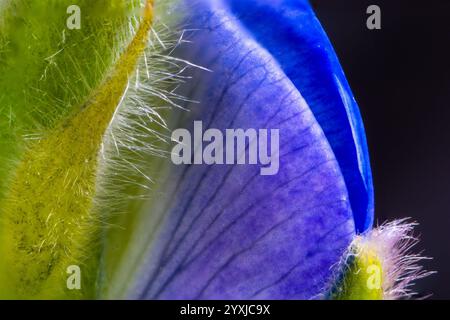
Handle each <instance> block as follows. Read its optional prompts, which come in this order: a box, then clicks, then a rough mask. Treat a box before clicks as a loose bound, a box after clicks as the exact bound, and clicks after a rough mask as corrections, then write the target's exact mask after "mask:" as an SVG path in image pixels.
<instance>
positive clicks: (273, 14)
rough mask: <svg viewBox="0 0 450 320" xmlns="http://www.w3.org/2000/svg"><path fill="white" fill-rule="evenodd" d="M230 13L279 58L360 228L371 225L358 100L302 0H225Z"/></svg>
mask: <svg viewBox="0 0 450 320" xmlns="http://www.w3.org/2000/svg"><path fill="white" fill-rule="evenodd" d="M227 3H228V5H229V8H230V10H231V12H232V13H233V14H234V15H235V16H236V17H237V18H238V19H239V21H240V22H241V23H242V24H243V27H245V28H246V29H247V30H248V31H249V32H250V33H251V34H252V36H253V37H254V38H255V39H256V40H257V41H258V42H259V43H261V45H262V46H264V47H265V48H266V49H267V50H268V51H269V52H270V53H271V54H272V55H273V57H274V58H275V59H276V60H277V61H278V63H279V64H280V66H281V68H282V69H283V70H284V72H285V73H286V75H287V76H288V77H289V79H291V81H292V82H293V83H294V85H295V86H296V87H297V89H298V90H299V91H300V92H301V94H302V95H303V97H304V98H305V100H306V102H307V103H308V105H309V107H310V108H311V110H312V112H313V113H314V115H315V117H316V119H317V121H318V122H319V124H320V126H321V127H322V130H323V131H324V133H325V135H326V136H327V139H328V142H329V143H330V145H331V147H332V149H333V151H334V153H335V155H336V158H337V160H338V162H339V165H340V167H341V171H342V174H343V175H344V179H345V183H346V185H347V189H348V193H349V197H350V203H351V206H352V210H353V215H354V219H355V226H356V230H357V232H359V233H362V232H364V231H366V230H367V229H369V228H371V227H372V223H373V216H374V213H373V209H374V201H373V186H372V176H371V169H370V161H369V156H368V151H367V143H366V136H365V132H364V126H363V122H362V119H361V115H360V113H359V108H358V105H357V103H356V101H355V99H354V97H353V94H352V92H351V90H350V87H349V85H348V83H347V80H346V78H345V75H344V73H343V71H342V68H341V66H340V64H339V61H338V59H337V57H336V54H335V52H334V49H333V47H332V45H331V43H330V42H329V40H328V38H327V35H326V34H325V32H324V30H323V28H322V27H321V25H320V22H319V21H318V19H317V18H316V16H315V14H314V12H313V10H312V9H311V6H310V5H309V3H308V1H307V0H229V1H227Z"/></svg>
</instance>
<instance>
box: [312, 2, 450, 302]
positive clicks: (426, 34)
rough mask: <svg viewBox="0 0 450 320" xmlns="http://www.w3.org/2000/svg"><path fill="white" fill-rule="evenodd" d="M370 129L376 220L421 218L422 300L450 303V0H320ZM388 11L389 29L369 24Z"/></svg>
mask: <svg viewBox="0 0 450 320" xmlns="http://www.w3.org/2000/svg"><path fill="white" fill-rule="evenodd" d="M311 2H312V4H313V6H314V8H315V10H316V13H317V15H318V17H319V19H320V20H321V22H322V24H323V26H324V28H325V30H326V31H327V33H328V35H329V37H330V39H331V41H332V43H333V44H334V47H335V50H336V52H337V54H338V56H339V59H340V61H341V63H342V66H343V68H344V70H345V73H346V75H347V78H348V81H349V83H350V85H351V87H352V90H353V92H354V94H355V97H356V99H357V101H358V103H359V105H360V108H361V113H362V116H363V118H364V123H365V126H366V132H367V139H368V143H369V150H370V154H371V162H372V170H373V175H374V184H375V193H376V195H375V201H376V203H375V205H376V208H375V215H376V217H375V219H376V221H377V222H379V223H381V222H383V221H385V220H387V219H389V220H391V219H396V218H402V217H411V218H413V220H415V221H417V222H419V223H420V226H419V227H418V228H417V233H418V234H419V235H420V238H421V243H420V245H419V247H418V248H417V250H418V251H421V250H424V254H425V255H427V256H430V257H433V260H431V261H428V262H426V263H425V264H426V267H427V268H428V270H435V271H437V272H438V273H437V274H436V275H433V276H431V277H429V278H427V279H424V280H421V281H419V282H418V283H417V284H416V286H415V290H416V291H418V292H419V293H420V295H421V296H426V295H427V294H429V293H432V294H433V295H432V296H431V298H434V299H450V0H441V1H437V0H434V1H414V2H413V1H410V0H409V1H407V0H385V1H381V0H380V1H366V0H339V1H336V0H315V1H314V0H313V1H311ZM371 4H376V5H378V6H380V8H381V20H382V29H381V30H372V31H371V30H368V29H367V27H366V20H367V18H368V16H369V15H368V14H366V10H367V7H368V6H369V5H371Z"/></svg>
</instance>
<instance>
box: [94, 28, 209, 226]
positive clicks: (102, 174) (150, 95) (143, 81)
mask: <svg viewBox="0 0 450 320" xmlns="http://www.w3.org/2000/svg"><path fill="white" fill-rule="evenodd" d="M132 25H133V23H131V22H130V31H132V30H133V29H135V28H133V27H132ZM185 34H186V31H185V30H172V29H171V27H168V26H167V25H166V24H164V23H161V22H158V21H155V23H154V26H153V30H152V32H151V34H150V39H149V43H148V46H147V48H146V50H145V52H144V53H143V54H142V57H141V58H140V61H139V64H138V66H137V68H136V70H135V72H134V74H132V75H130V79H129V82H128V85H127V87H126V90H125V92H124V94H123V97H122V99H121V101H120V103H119V105H118V107H117V109H116V112H115V114H114V117H113V119H112V120H111V123H110V126H109V128H108V130H107V132H106V133H105V136H104V141H103V144H102V148H101V151H100V154H99V161H100V166H99V170H98V176H97V187H96V188H97V196H96V199H95V205H96V206H95V207H96V210H97V211H98V212H99V213H100V215H101V217H102V219H104V220H105V222H107V223H108V222H109V221H110V218H111V217H112V216H114V215H118V214H126V213H127V210H129V207H130V205H131V204H133V206H136V205H137V206H140V205H142V203H143V200H146V199H148V198H149V195H150V192H151V191H152V185H153V184H154V176H155V175H157V173H158V172H157V171H158V170H159V168H158V166H157V165H156V163H158V161H161V160H163V161H165V160H164V159H167V158H168V155H170V143H171V141H170V140H171V132H170V130H169V124H168V121H169V117H170V116H169V112H170V111H171V110H174V109H179V110H180V111H181V112H184V111H183V110H185V109H184V107H183V104H184V103H185V102H194V101H191V100H189V99H188V98H186V97H184V96H182V95H180V94H178V93H177V89H178V87H179V86H181V85H182V84H184V83H185V82H187V81H189V80H191V76H190V75H189V73H192V72H190V69H193V68H201V67H200V66H196V65H194V64H192V63H190V62H188V61H185V60H182V59H179V58H176V57H174V56H172V54H173V53H174V51H175V50H176V48H177V47H178V46H180V45H182V44H184V43H185V42H186V41H185V39H184V37H185ZM125 38H126V37H125ZM201 69H203V68H201ZM167 161H168V160H167ZM152 164H153V165H152Z"/></svg>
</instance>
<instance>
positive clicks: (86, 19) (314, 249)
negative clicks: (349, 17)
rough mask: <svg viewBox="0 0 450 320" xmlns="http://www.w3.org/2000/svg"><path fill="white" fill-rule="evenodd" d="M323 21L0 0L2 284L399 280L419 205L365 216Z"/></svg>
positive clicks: (287, 11)
mask: <svg viewBox="0 0 450 320" xmlns="http://www.w3.org/2000/svg"><path fill="white" fill-rule="evenodd" d="M317 2H320V1H317ZM375 7H377V6H375ZM374 10H375V9H374ZM368 13H370V12H369V11H368V12H363V14H364V15H367V14H368ZM374 14H376V10H375V11H374ZM370 18H371V19H372V18H373V17H370ZM375 18H376V17H375ZM368 24H369V21H368ZM363 27H364V28H366V25H365V22H364V25H363ZM325 29H326V28H324V27H323V26H322V24H321V21H320V19H319V18H318V17H317V16H316V12H315V7H314V6H313V5H312V4H311V3H310V2H309V1H307V0H95V1H93V0H0V298H1V299H58V300H59V299H69V300H72V299H83V300H85V299H100V300H105V299H106V300H109V299H113V300H116V299H125V300H134V299H137V300H317V299H318V300H391V299H405V298H413V297H414V296H415V291H416V290H415V287H414V286H415V282H416V280H419V279H422V278H424V277H426V276H428V275H431V274H432V273H433V272H428V271H426V270H425V268H424V267H423V266H422V262H423V260H426V259H427V258H425V257H423V255H422V254H418V253H416V252H417V251H416V252H415V250H414V246H415V245H416V244H417V243H418V239H417V237H416V236H415V232H414V229H415V228H416V227H417V225H418V223H417V222H416V221H415V220H412V219H407V218H405V216H402V215H399V216H398V217H397V218H394V219H392V218H391V219H389V220H387V221H385V219H380V218H377V210H376V206H375V195H374V182H373V178H372V169H371V160H370V157H369V150H371V144H370V143H369V144H368V143H367V139H366V133H365V128H364V123H363V119H362V116H361V111H360V109H359V106H358V103H357V99H355V96H354V94H353V92H352V90H351V89H350V85H349V83H348V81H347V79H346V76H345V74H344V70H343V68H342V67H341V64H340V62H339V59H338V56H337V54H336V52H335V49H334V48H333V45H332V42H331V41H330V40H329V38H328V36H327V32H328V30H325ZM367 76H368V77H370V74H368V75H367ZM374 94H375V93H374ZM363 116H364V114H363ZM367 117H368V116H367ZM364 118H366V117H365V116H364ZM369 141H370V139H369ZM377 172H378V171H377ZM375 189H376V188H375ZM375 191H376V190H375ZM424 219H425V218H424ZM419 222H420V221H419Z"/></svg>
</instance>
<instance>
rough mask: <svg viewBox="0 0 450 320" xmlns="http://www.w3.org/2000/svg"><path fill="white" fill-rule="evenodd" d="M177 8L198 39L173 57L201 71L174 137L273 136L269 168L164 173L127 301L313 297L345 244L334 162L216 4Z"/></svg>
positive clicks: (348, 214)
mask: <svg viewBox="0 0 450 320" xmlns="http://www.w3.org/2000/svg"><path fill="white" fill-rule="evenodd" d="M189 8H190V10H191V12H193V13H195V14H194V18H193V19H192V20H191V25H190V27H192V28H194V29H199V31H197V32H195V34H194V37H193V38H192V39H191V40H192V41H193V43H191V44H188V45H184V46H183V48H181V49H182V50H180V57H181V58H185V59H187V60H189V61H191V62H193V63H195V64H198V65H201V66H203V67H206V68H209V69H211V70H212V72H211V73H208V72H203V71H199V72H197V73H196V74H195V75H194V76H195V78H194V79H195V80H194V81H193V82H192V83H191V86H190V87H189V88H188V89H186V91H187V94H188V96H189V97H190V98H194V99H196V100H198V101H200V103H199V104H195V103H191V104H188V105H186V106H185V107H187V108H189V110H190V112H186V113H181V114H180V119H179V120H178V122H177V124H176V125H175V127H176V128H179V127H186V128H188V129H189V130H190V131H191V132H192V126H193V121H194V120H201V121H203V125H204V130H206V129H208V128H217V129H220V130H225V129H229V128H242V129H247V128H254V129H279V132H280V169H279V173H278V174H277V175H273V176H262V175H260V167H259V166H255V165H211V166H208V165H183V166H172V167H171V168H170V169H169V170H168V172H169V173H168V176H167V177H166V178H165V179H164V181H165V183H163V185H162V186H161V187H160V190H157V194H160V196H159V197H158V204H157V209H154V210H155V211H153V212H150V213H149V214H155V215H156V213H157V212H156V211H158V212H162V215H161V216H162V219H161V220H160V221H158V223H156V225H157V228H156V229H155V230H154V231H151V230H150V229H149V234H150V235H149V237H150V238H153V239H154V240H153V242H152V244H151V246H150V248H149V250H148V252H147V253H146V260H145V263H144V264H143V265H142V266H141V269H140V272H139V275H138V276H137V277H136V279H137V283H136V284H135V285H134V287H133V291H132V293H131V296H132V297H134V298H145V299H253V298H254V299H314V298H318V297H320V295H321V293H323V292H324V289H325V288H326V287H327V285H329V281H330V280H331V278H332V267H333V266H334V265H335V264H336V263H337V262H338V261H339V259H340V257H341V255H342V254H343V252H344V251H345V250H346V248H347V247H348V245H349V243H350V242H351V241H352V239H353V237H354V235H355V225H354V220H353V214H352V210H351V204H350V201H349V198H348V192H347V186H346V183H345V180H344V177H343V175H342V172H341V167H340V165H339V163H338V161H337V160H336V157H335V152H333V149H332V147H331V146H330V143H329V141H328V139H327V137H326V135H325V134H324V132H323V130H322V128H321V125H320V123H318V121H317V120H316V117H315V115H314V114H313V112H312V111H311V109H310V108H309V106H308V104H307V103H306V102H305V100H304V99H303V97H302V95H301V90H298V88H297V87H296V85H295V84H294V83H293V82H292V81H291V79H290V78H289V76H288V75H287V74H286V72H285V70H283V68H282V66H280V64H279V62H278V61H277V59H275V58H274V56H273V55H272V54H271V53H270V52H269V51H267V50H266V48H265V47H264V46H262V45H261V43H260V42H258V41H257V39H255V38H254V37H253V35H252V34H251V33H249V32H248V31H247V30H246V29H245V28H243V26H242V24H241V22H240V21H239V20H237V19H236V18H235V17H234V16H233V15H232V14H231V12H230V11H229V10H228V8H227V7H226V6H224V5H223V4H222V2H220V1H206V0H202V1H199V3H198V5H197V6H193V5H191V6H189ZM249 9H250V10H251V9H252V8H249ZM299 54H301V53H299ZM310 72H311V71H310ZM308 74H309V73H308Z"/></svg>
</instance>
